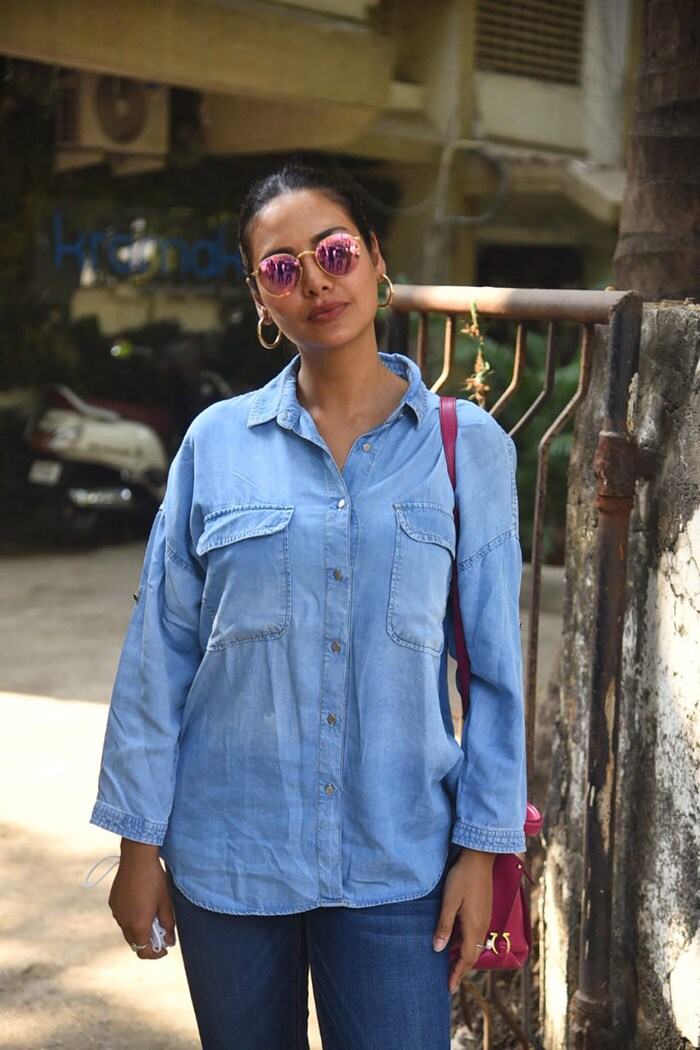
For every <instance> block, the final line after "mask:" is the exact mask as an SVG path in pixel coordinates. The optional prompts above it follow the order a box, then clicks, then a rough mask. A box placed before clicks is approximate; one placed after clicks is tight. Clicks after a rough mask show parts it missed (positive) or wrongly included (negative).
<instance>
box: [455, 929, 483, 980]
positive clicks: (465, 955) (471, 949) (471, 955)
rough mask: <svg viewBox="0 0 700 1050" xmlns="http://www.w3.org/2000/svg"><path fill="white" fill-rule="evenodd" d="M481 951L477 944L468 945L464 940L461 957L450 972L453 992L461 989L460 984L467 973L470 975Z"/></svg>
mask: <svg viewBox="0 0 700 1050" xmlns="http://www.w3.org/2000/svg"><path fill="white" fill-rule="evenodd" d="M479 951H480V949H479V947H478V946H477V944H476V942H474V944H468V943H467V941H466V940H462V944H461V947H460V951H459V957H458V958H457V959H456V960H455V962H454V963H453V965H452V969H451V971H450V991H451V992H454V990H455V988H458V987H459V983H460V981H461V980H462V978H463V977H464V975H465V973H468V972H469V971H470V970H471V969H472V967H473V966H474V963H475V962H476V961H477V959H478V958H479Z"/></svg>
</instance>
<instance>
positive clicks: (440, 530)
mask: <svg viewBox="0 0 700 1050" xmlns="http://www.w3.org/2000/svg"><path fill="white" fill-rule="evenodd" d="M394 508H395V510H396V517H397V519H398V522H399V525H400V526H401V528H402V529H403V531H404V532H405V533H406V535H408V536H410V537H411V539H413V540H419V541H420V542H422V543H437V544H438V545H439V546H440V547H445V548H446V549H447V550H448V551H449V552H450V554H451V555H452V557H453V558H454V556H455V522H454V517H453V516H452V514H451V512H450V511H448V510H445V509H444V508H443V507H438V505H437V504H435V503H395V504H394Z"/></svg>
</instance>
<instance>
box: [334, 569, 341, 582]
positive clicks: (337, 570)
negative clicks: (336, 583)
mask: <svg viewBox="0 0 700 1050" xmlns="http://www.w3.org/2000/svg"><path fill="white" fill-rule="evenodd" d="M333 575H334V576H335V578H336V580H342V578H343V574H342V572H341V571H340V569H336V570H335V572H334V573H333Z"/></svg>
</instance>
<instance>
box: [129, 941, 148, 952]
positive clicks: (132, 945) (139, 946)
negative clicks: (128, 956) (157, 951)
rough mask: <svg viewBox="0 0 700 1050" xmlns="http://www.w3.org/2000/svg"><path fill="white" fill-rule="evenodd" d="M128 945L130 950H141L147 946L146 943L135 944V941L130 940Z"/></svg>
mask: <svg viewBox="0 0 700 1050" xmlns="http://www.w3.org/2000/svg"><path fill="white" fill-rule="evenodd" d="M129 947H130V948H131V950H132V952H142V951H143V949H144V948H148V944H137V943H136V941H131V943H130V944H129Z"/></svg>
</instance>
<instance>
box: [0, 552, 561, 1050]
mask: <svg viewBox="0 0 700 1050" xmlns="http://www.w3.org/2000/svg"><path fill="white" fill-rule="evenodd" d="M142 556H143V544H142V543H129V544H125V545H120V546H113V547H107V548H104V549H102V550H99V551H93V552H88V553H81V554H60V555H59V554H40V555H21V556H17V557H12V558H4V559H2V560H0V593H1V594H2V598H3V601H2V609H1V610H0V690H2V691H0V853H1V855H2V864H1V866H0V902H1V903H0V999H1V1000H2V1010H1V1012H0V1047H3V1048H7V1050H49V1048H59V1047H61V1048H70V1050H93V1048H94V1050H98V1048H99V1050H134V1048H135V1047H144V1048H146V1050H158V1048H163V1050H165V1048H166V1047H167V1048H168V1050H194V1048H196V1047H197V1046H198V1045H199V1042H198V1039H197V1036H196V1031H195V1025H194V1020H193V1017H192V1010H191V1006H190V1002H189V998H188V995H187V989H186V986H185V981H184V974H183V971H182V964H181V960H180V957H179V954H178V952H177V950H175V951H173V952H171V953H170V955H169V956H168V958H167V959H165V960H163V961H160V962H157V963H152V964H148V963H140V962H139V961H138V960H137V959H136V958H135V957H134V956H133V955H132V954H131V952H130V951H129V950H128V948H127V947H126V945H125V944H124V942H123V941H122V940H121V935H120V934H119V932H118V930H117V928H116V926H115V925H114V924H113V921H112V919H111V916H110V914H109V911H108V909H107V906H106V900H107V895H108V880H105V882H103V883H102V884H101V885H99V886H98V887H96V888H95V889H93V890H90V891H88V890H83V889H82V888H81V885H80V884H81V880H82V877H83V875H84V874H85V872H86V871H87V869H88V868H89V867H90V865H91V864H92V863H93V862H94V861H95V860H96V859H97V858H99V857H101V856H103V855H104V854H107V853H112V852H113V851H114V850H115V847H116V846H117V839H116V838H115V836H113V835H111V834H109V833H108V832H103V831H101V830H100V829H97V828H93V827H91V826H90V825H89V824H88V817H89V813H90V809H91V806H92V802H93V798H94V794H95V787H96V781H97V769H98V764H99V757H100V748H101V741H102V736H103V733H104V725H105V719H106V713H107V706H106V705H107V702H108V700H109V694H110V689H111V683H112V679H113V676H114V671H115V668H116V663H117V659H118V655H119V649H120V646H121V640H122V637H123V634H124V631H125V629H126V624H127V622H128V619H129V616H130V613H131V608H132V605H133V601H132V591H133V590H135V588H136V585H137V582H138V576H139V571H140V565H141V559H142ZM523 590H524V593H525V594H527V588H526V587H524V589H523ZM560 603H561V572H560V571H559V570H546V571H545V576H544V588H543V616H542V620H541V626H540V642H541V659H540V674H539V676H538V677H539V678H540V681H541V683H542V685H543V686H544V684H545V683H546V679H547V676H548V674H549V671H550V668H551V664H552V661H553V659H554V657H555V653H556V648H557V640H558V634H559V622H560V616H559V609H560ZM547 721H548V720H547V718H546V717H545V718H544V719H542V723H543V725H544V724H546V723H547ZM309 1027H310V1033H311V1046H312V1050H320V1046H321V1044H320V1038H319V1036H318V1029H317V1025H316V1021H315V1016H314V1015H313V1013H312V1017H311V1020H310V1026H309Z"/></svg>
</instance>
